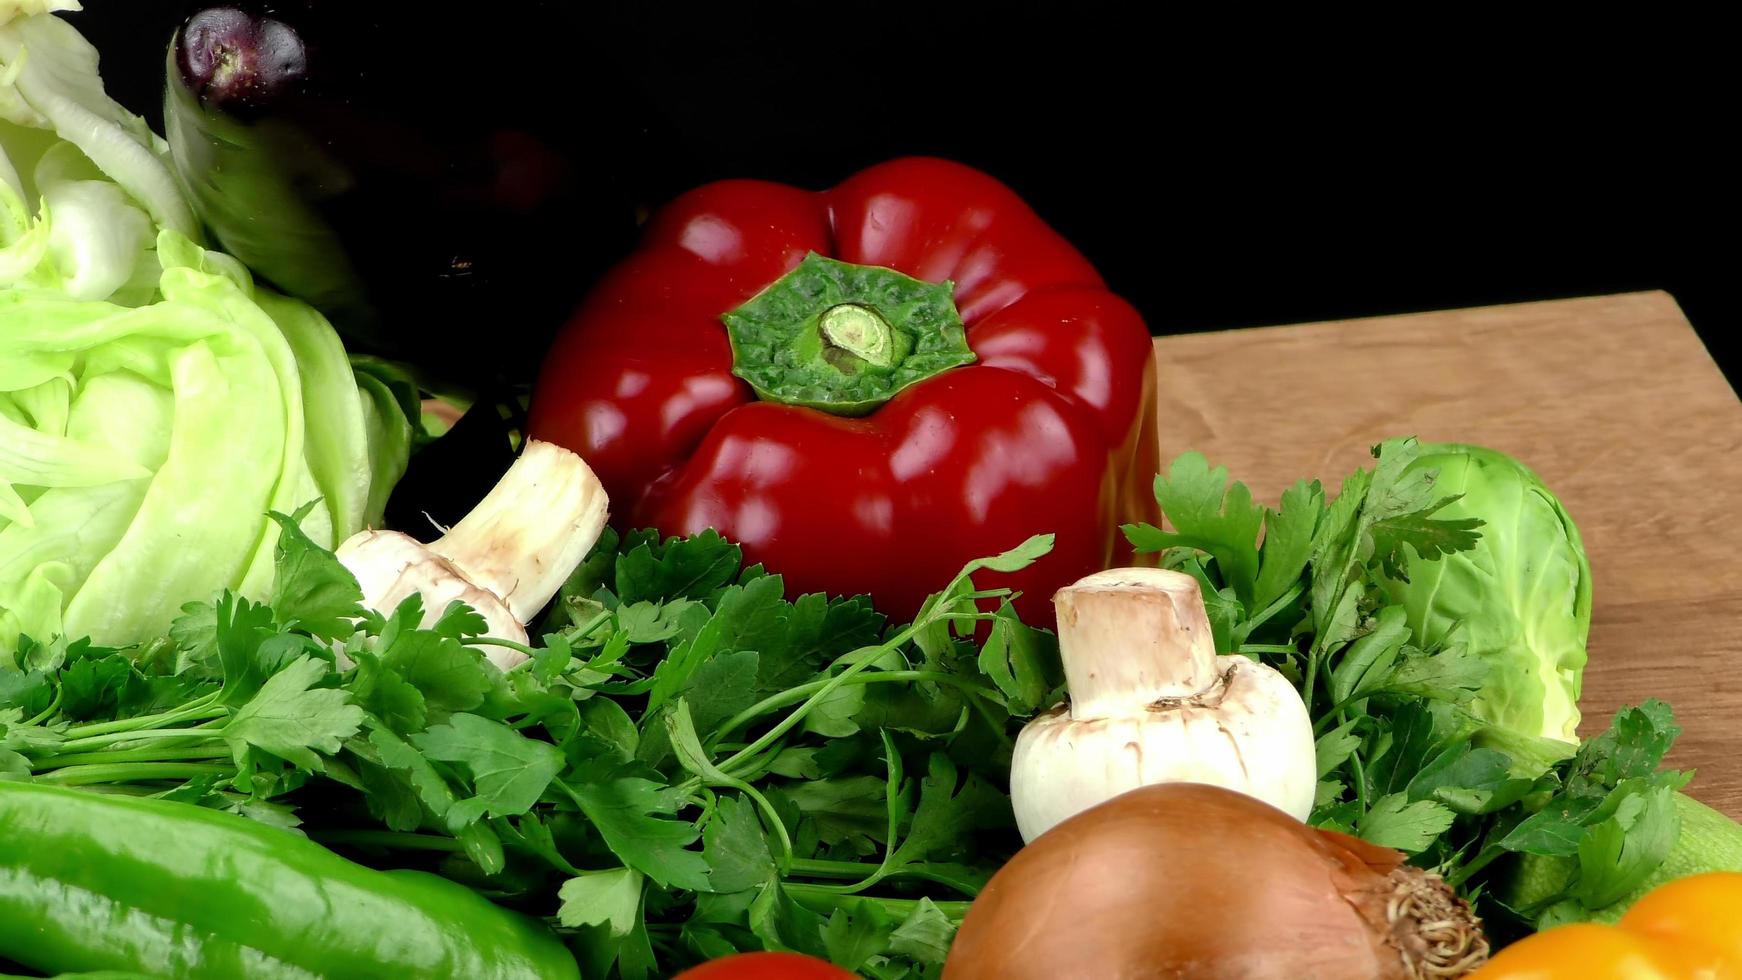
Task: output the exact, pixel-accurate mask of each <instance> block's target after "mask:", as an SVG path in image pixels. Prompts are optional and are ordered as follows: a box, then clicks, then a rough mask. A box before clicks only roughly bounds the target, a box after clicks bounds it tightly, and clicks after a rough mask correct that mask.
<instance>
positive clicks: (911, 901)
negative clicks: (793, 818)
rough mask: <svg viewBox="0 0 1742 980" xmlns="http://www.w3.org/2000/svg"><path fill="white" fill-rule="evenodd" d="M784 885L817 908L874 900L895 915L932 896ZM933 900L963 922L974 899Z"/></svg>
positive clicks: (902, 914)
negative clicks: (855, 892)
mask: <svg viewBox="0 0 1742 980" xmlns="http://www.w3.org/2000/svg"><path fill="white" fill-rule="evenodd" d="M780 887H781V890H782V891H784V892H786V893H787V894H788V895H790V896H792V898H793V900H794V901H796V902H798V903H799V904H800V905H803V906H805V907H806V908H809V909H810V910H812V911H813V912H832V911H834V910H835V909H838V908H847V907H849V906H852V905H854V904H856V903H859V902H870V903H872V904H873V905H880V906H882V907H883V910H884V911H885V912H888V913H890V914H891V915H895V916H899V917H901V918H906V917H907V915H908V914H909V913H911V912H912V911H913V910H914V909H916V908H918V907H919V903H920V902H921V901H929V899H915V898H878V897H874V896H869V895H843V894H841V893H839V892H835V891H830V890H829V889H828V887H827V886H824V885H807V884H803V883H800V882H790V881H783V882H781V884H780ZM931 904H932V905H935V906H937V909H938V911H939V912H942V913H943V914H944V915H946V916H948V917H949V918H951V919H953V920H956V921H958V922H959V921H961V918H962V916H964V915H967V914H968V906H969V905H971V904H973V903H972V902H931Z"/></svg>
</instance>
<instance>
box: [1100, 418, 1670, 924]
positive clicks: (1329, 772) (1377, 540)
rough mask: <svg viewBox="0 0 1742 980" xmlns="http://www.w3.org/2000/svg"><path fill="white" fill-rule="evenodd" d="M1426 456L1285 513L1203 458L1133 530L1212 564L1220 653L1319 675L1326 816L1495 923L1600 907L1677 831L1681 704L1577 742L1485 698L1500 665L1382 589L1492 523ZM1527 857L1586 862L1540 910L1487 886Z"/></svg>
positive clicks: (1150, 548) (1379, 455) (1160, 480)
mask: <svg viewBox="0 0 1742 980" xmlns="http://www.w3.org/2000/svg"><path fill="white" fill-rule="evenodd" d="M1419 454H1420V449H1419V447H1418V445H1417V443H1416V441H1415V440H1414V439H1394V440H1391V441H1388V442H1386V443H1384V444H1382V445H1380V446H1376V447H1374V449H1373V455H1374V457H1375V458H1376V461H1375V465H1374V466H1373V468H1372V469H1371V470H1365V469H1363V470H1357V471H1356V472H1355V473H1354V474H1353V475H1351V476H1350V477H1348V478H1347V479H1346V480H1345V481H1344V482H1343V485H1342V488H1341V491H1340V492H1339V493H1338V494H1337V496H1336V497H1335V498H1334V499H1331V498H1328V497H1327V495H1326V493H1325V490H1324V488H1323V487H1322V486H1321V485H1320V484H1319V483H1318V482H1316V481H1314V482H1306V481H1302V482H1299V483H1296V484H1294V485H1293V486H1292V487H1290V488H1289V489H1288V490H1287V491H1285V492H1284V493H1283V495H1282V498H1281V501H1280V504H1281V506H1280V507H1279V508H1278V509H1274V510H1272V509H1270V508H1267V507H1263V506H1261V505H1258V504H1256V503H1254V502H1253V500H1252V496H1251V493H1250V492H1249V491H1248V490H1247V488H1246V487H1245V486H1244V485H1243V484H1240V483H1233V484H1232V485H1230V484H1229V476H1228V471H1227V470H1226V469H1224V468H1214V469H1212V468H1211V467H1210V465H1209V463H1208V462H1207V461H1206V460H1205V459H1204V457H1203V456H1201V455H1198V454H1195V453H1192V454H1187V455H1185V456H1182V457H1180V458H1179V459H1178V460H1176V461H1175V462H1174V463H1173V465H1172V467H1171V468H1170V469H1169V471H1168V473H1167V474H1165V475H1163V476H1159V477H1157V478H1156V482H1155V492H1156V497H1157V499H1158V501H1159V502H1160V504H1161V507H1162V510H1163V512H1164V514H1165V516H1166V518H1167V522H1168V524H1169V529H1168V530H1163V529H1161V528H1157V527H1153V526H1149V525H1131V526H1127V527H1126V528H1125V532H1126V535H1127V537H1128V538H1129V539H1130V541H1131V542H1132V544H1133V545H1134V546H1135V547H1136V548H1137V550H1139V551H1141V552H1154V553H1159V554H1160V560H1161V562H1162V564H1163V565H1165V566H1167V567H1170V568H1177V569H1180V570H1182V571H1185V572H1188V573H1190V574H1191V575H1193V576H1194V577H1195V578H1197V580H1198V582H1199V584H1200V586H1201V587H1202V590H1203V593H1204V599H1205V604H1206V608H1207V610H1208V612H1209V618H1210V623H1211V626H1212V628H1213V630H1214V632H1215V635H1216V647H1217V649H1218V650H1224V651H1230V652H1240V653H1244V654H1246V655H1247V656H1251V657H1254V658H1256V659H1260V660H1262V661H1263V662H1265V663H1268V664H1270V665H1271V666H1274V667H1276V668H1277V669H1278V670H1280V671H1282V672H1283V673H1284V675H1286V676H1287V677H1288V678H1289V679H1290V680H1292V681H1293V682H1294V683H1295V685H1296V686H1297V688H1298V689H1299V690H1300V692H1301V696H1302V698H1303V700H1305V702H1306V705H1307V709H1308V713H1309V714H1310V715H1311V717H1312V718H1313V721H1314V725H1315V732H1316V734H1317V736H1318V738H1317V750H1318V751H1317V757H1318V777H1319V784H1318V794H1317V799H1316V801H1315V809H1314V812H1313V815H1312V817H1311V821H1310V822H1311V823H1313V824H1314V825H1316V826H1319V827H1324V828H1327V829H1331V830H1337V831H1342V832H1344V833H1351V834H1355V835H1357V836H1360V837H1361V838H1363V839H1365V840H1368V841H1371V842H1373V843H1375V844H1380V845H1383V846H1386V847H1392V848H1396V849H1398V850H1401V851H1404V852H1406V853H1409V854H1410V855H1412V860H1413V862H1414V863H1416V864H1418V865H1421V866H1424V867H1429V868H1433V869H1435V870H1437V871H1439V872H1440V873H1441V874H1443V875H1444V876H1445V877H1446V879H1447V880H1448V881H1449V882H1450V883H1452V884H1453V885H1456V886H1459V887H1461V888H1462V889H1464V890H1465V892H1466V894H1468V895H1470V896H1472V897H1477V898H1481V899H1483V900H1484V901H1485V902H1486V906H1487V910H1488V912H1489V917H1490V919H1491V920H1493V919H1496V918H1499V919H1502V920H1513V921H1517V922H1522V923H1529V924H1532V925H1538V924H1540V925H1546V924H1550V923H1552V922H1554V921H1557V920H1558V919H1559V917H1560V916H1561V914H1563V913H1566V912H1568V911H1570V909H1571V906H1570V905H1568V904H1567V903H1578V904H1579V905H1581V906H1582V907H1584V908H1600V907H1602V906H1603V905H1607V904H1609V903H1612V902H1614V901H1616V900H1618V899H1619V898H1621V897H1622V896H1624V895H1627V894H1628V893H1629V892H1630V891H1632V889H1633V888H1635V887H1636V886H1638V885H1639V884H1640V883H1641V882H1642V881H1644V880H1645V878H1646V876H1647V875H1649V874H1650V873H1651V872H1652V871H1653V870H1655V869H1656V867H1657V866H1658V865H1659V864H1661V863H1662V861H1663V860H1664V858H1665V857H1666V856H1667V855H1668V853H1669V851H1670V849H1671V848H1672V847H1673V846H1674V843H1675V840H1676V835H1677V834H1678V832H1679V829H1680V822H1679V817H1678V816H1677V812H1676V809H1675V806H1674V793H1675V791H1676V790H1678V789H1680V788H1681V787H1682V786H1683V785H1685V784H1686V783H1687V781H1688V780H1689V779H1690V778H1691V774H1689V773H1683V772H1674V771H1664V772H1659V771H1658V766H1659V765H1660V763H1661V762H1662V759H1663V757H1664V755H1665V753H1667V752H1668V750H1669V748H1670V746H1671V745H1672V744H1673V742H1674V741H1675V738H1676V736H1677V734H1679V732H1680V729H1678V728H1677V727H1676V726H1675V722H1674V718H1673V715H1672V713H1671V712H1670V709H1669V707H1668V706H1667V705H1665V704H1663V703H1662V702H1656V701H1652V702H1647V703H1646V704H1645V705H1643V706H1641V707H1637V708H1629V709H1626V710H1624V711H1622V712H1620V713H1619V714H1618V715H1617V716H1616V718H1615V720H1614V723H1613V725H1612V727H1611V728H1610V729H1609V730H1608V731H1607V732H1605V733H1604V734H1602V735H1600V736H1598V737H1597V738H1594V739H1591V740H1589V741H1587V742H1585V743H1584V744H1583V745H1582V746H1580V747H1579V748H1578V750H1577V753H1576V754H1573V750H1572V748H1571V746H1566V747H1564V749H1560V750H1558V751H1557V750H1556V748H1557V747H1558V746H1559V745H1560V743H1553V744H1552V745H1546V746H1545V744H1544V742H1543V741H1529V740H1524V739H1520V738H1518V737H1517V736H1515V735H1510V734H1508V733H1506V732H1504V731H1501V730H1498V729H1496V728H1494V727H1493V726H1489V725H1487V724H1485V723H1484V722H1483V721H1482V720H1481V719H1480V718H1478V717H1477V716H1476V715H1475V714H1473V713H1471V711H1470V710H1469V705H1470V702H1471V700H1472V699H1473V698H1474V697H1475V696H1476V693H1477V691H1479V690H1480V689H1482V687H1483V685H1484V684H1486V683H1489V682H1490V668H1489V664H1487V663H1486V662H1484V661H1483V660H1482V659H1480V658H1478V657H1476V656H1473V655H1471V654H1470V653H1469V652H1468V651H1466V650H1465V649H1464V648H1462V647H1461V646H1459V645H1458V643H1457V640H1456V635H1457V631H1456V630H1453V631H1450V633H1449V634H1448V636H1447V638H1446V640H1445V641H1444V642H1442V643H1439V644H1425V643H1422V642H1421V641H1420V640H1419V639H1418V638H1417V637H1416V636H1414V635H1413V633H1412V631H1411V629H1410V627H1409V625H1408V623H1407V621H1406V620H1407V617H1406V614H1405V610H1404V608H1403V607H1402V606H1400V605H1396V604H1393V603H1392V602H1391V601H1390V599H1389V598H1388V596H1387V593H1386V590H1385V589H1384V588H1383V587H1382V585H1381V582H1382V577H1387V578H1390V579H1393V580H1397V579H1403V578H1404V576H1405V574H1406V572H1405V569H1406V567H1407V562H1406V552H1405V549H1409V550H1411V551H1414V552H1415V553H1416V554H1417V555H1418V556H1419V557H1420V558H1421V559H1423V560H1426V561H1433V560H1437V559H1439V558H1442V557H1443V556H1445V555H1448V554H1454V553H1457V552H1460V551H1465V550H1468V549H1471V548H1474V547H1476V546H1477V543H1478V541H1479V539H1480V535H1481V534H1483V533H1486V532H1484V530H1483V528H1482V525H1481V522H1480V521H1478V520H1475V519H1471V518H1462V519H1457V520H1450V519H1442V518H1438V517H1436V516H1435V514H1436V513H1438V512H1439V511H1440V510H1441V509H1443V508H1444V507H1445V506H1446V505H1447V504H1449V503H1451V502H1452V501H1453V500H1454V499H1456V498H1455V497H1449V496H1445V495H1442V494H1439V493H1436V491H1435V488H1434V483H1435V477H1436V474H1435V472H1434V471H1432V470H1430V469H1422V468H1413V469H1412V468H1411V466H1410V464H1411V463H1412V462H1414V461H1415V459H1416V458H1417V457H1418V455H1419ZM1497 533H1498V532H1497ZM1568 755H1571V756H1572V758H1570V759H1568V758H1565V756H1568ZM1523 854H1534V855H1548V856H1555V857H1563V858H1576V859H1577V868H1576V870H1574V871H1572V872H1571V873H1570V874H1569V875H1568V876H1567V878H1566V879H1565V880H1564V881H1561V882H1559V883H1557V885H1558V887H1557V888H1555V889H1553V890H1551V893H1550V894H1548V895H1546V896H1541V897H1539V898H1538V899H1535V900H1533V902H1532V904H1531V906H1529V907H1527V908H1517V909H1508V908H1503V907H1501V906H1499V905H1498V903H1497V902H1495V901H1494V899H1493V898H1492V895H1490V894H1488V891H1489V889H1487V888H1486V886H1489V885H1492V884H1495V883H1497V881H1498V880H1499V879H1497V878H1496V875H1500V874H1504V873H1508V872H1509V868H1508V864H1509V862H1506V861H1501V860H1500V859H1502V858H1506V857H1508V856H1509V855H1523Z"/></svg>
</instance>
